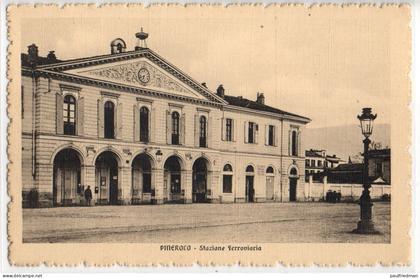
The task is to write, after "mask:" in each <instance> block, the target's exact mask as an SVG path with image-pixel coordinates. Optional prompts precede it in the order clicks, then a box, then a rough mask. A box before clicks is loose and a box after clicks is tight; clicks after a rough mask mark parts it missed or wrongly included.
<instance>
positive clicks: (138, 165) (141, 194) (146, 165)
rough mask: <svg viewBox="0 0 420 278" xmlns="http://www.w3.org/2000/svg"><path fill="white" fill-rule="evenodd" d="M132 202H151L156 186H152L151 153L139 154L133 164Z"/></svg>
mask: <svg viewBox="0 0 420 278" xmlns="http://www.w3.org/2000/svg"><path fill="white" fill-rule="evenodd" d="M131 173H132V200H131V201H132V202H131V203H132V204H139V203H150V202H151V201H152V195H154V194H153V191H154V186H152V163H151V158H150V157H149V155H147V154H145V153H141V154H139V155H137V156H136V157H135V158H134V160H133V162H132V164H131Z"/></svg>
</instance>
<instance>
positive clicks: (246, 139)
mask: <svg viewBox="0 0 420 278" xmlns="http://www.w3.org/2000/svg"><path fill="white" fill-rule="evenodd" d="M244 142H245V143H248V122H247V121H245V122H244Z"/></svg>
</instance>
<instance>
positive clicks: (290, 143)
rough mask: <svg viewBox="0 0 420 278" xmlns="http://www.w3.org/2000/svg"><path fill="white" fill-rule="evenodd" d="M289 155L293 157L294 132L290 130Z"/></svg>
mask: <svg viewBox="0 0 420 278" xmlns="http://www.w3.org/2000/svg"><path fill="white" fill-rule="evenodd" d="M289 155H292V130H289Z"/></svg>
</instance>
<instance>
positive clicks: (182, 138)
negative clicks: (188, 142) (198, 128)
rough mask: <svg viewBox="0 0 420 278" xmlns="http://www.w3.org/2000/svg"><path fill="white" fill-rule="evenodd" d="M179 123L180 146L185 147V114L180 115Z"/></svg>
mask: <svg viewBox="0 0 420 278" xmlns="http://www.w3.org/2000/svg"><path fill="white" fill-rule="evenodd" d="M180 120H181V122H180V129H179V132H180V143H181V145H185V113H182V116H181V119H180Z"/></svg>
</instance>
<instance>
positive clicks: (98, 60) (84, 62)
mask: <svg viewBox="0 0 420 278" xmlns="http://www.w3.org/2000/svg"><path fill="white" fill-rule="evenodd" d="M142 57H145V58H148V59H149V60H150V61H151V62H153V63H154V64H155V65H157V66H159V67H160V68H162V69H164V70H165V71H166V72H168V73H170V74H171V75H173V76H175V77H176V78H178V79H179V80H181V81H182V82H184V83H185V84H186V85H188V86H189V87H191V88H192V89H194V90H196V91H198V92H200V93H201V94H203V95H204V96H206V97H207V98H209V99H211V100H212V101H214V102H219V103H221V104H227V102H226V101H225V100H224V99H222V98H220V97H219V96H217V95H216V94H214V93H213V92H211V91H210V90H208V89H207V88H206V87H204V86H203V85H201V84H199V83H198V82H196V81H194V80H193V79H192V78H190V77H189V76H188V75H187V74H186V73H184V72H183V71H181V70H180V69H178V68H177V67H175V66H174V65H172V64H171V63H169V62H168V61H166V60H165V59H163V58H162V57H161V56H159V55H158V54H156V53H155V52H154V51H152V50H150V49H148V48H147V49H141V50H138V51H132V52H124V53H120V54H113V55H110V54H108V55H102V56H94V57H91V58H82V59H76V60H71V61H67V62H62V63H57V64H53V65H44V66H39V67H37V70H48V71H54V72H62V71H65V70H70V69H77V68H82V67H88V66H97V65H101V64H106V63H113V62H119V61H124V60H129V59H136V58H142Z"/></svg>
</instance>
